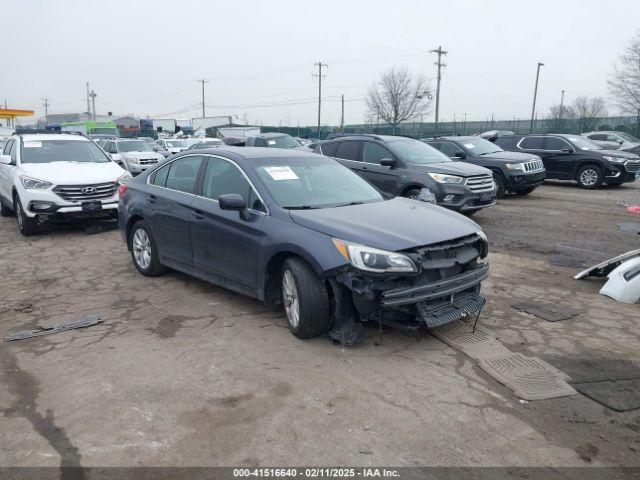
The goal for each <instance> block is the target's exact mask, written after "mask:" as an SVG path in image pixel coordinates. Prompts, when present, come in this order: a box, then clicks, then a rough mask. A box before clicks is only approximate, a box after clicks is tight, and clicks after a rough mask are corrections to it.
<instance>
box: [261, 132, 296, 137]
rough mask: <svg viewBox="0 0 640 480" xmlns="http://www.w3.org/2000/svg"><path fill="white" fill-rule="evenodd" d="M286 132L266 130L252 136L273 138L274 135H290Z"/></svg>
mask: <svg viewBox="0 0 640 480" xmlns="http://www.w3.org/2000/svg"><path fill="white" fill-rule="evenodd" d="M290 136H291V135H289V134H288V133H280V132H266V133H261V134H260V135H254V138H275V137H290Z"/></svg>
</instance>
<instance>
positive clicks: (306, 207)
mask: <svg viewBox="0 0 640 480" xmlns="http://www.w3.org/2000/svg"><path fill="white" fill-rule="evenodd" d="M282 208H286V209H287V210H313V209H316V208H321V207H318V206H316V205H293V206H285V207H282Z"/></svg>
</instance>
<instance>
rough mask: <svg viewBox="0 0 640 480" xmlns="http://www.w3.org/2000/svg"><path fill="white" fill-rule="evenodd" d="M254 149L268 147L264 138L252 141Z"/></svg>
mask: <svg viewBox="0 0 640 480" xmlns="http://www.w3.org/2000/svg"><path fill="white" fill-rule="evenodd" d="M253 146H254V147H268V146H269V145H268V144H267V141H266V140H265V139H264V138H255V139H254V140H253Z"/></svg>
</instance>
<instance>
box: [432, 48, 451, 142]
mask: <svg viewBox="0 0 640 480" xmlns="http://www.w3.org/2000/svg"><path fill="white" fill-rule="evenodd" d="M429 53H436V54H437V55H438V60H437V61H436V62H435V65H437V66H438V80H437V85H436V129H437V128H438V118H439V115H440V80H441V79H442V67H446V66H447V64H446V63H444V62H443V57H445V56H446V55H447V53H449V52H447V51H445V50H442V47H440V46H439V47H438V49H437V50H430V51H429Z"/></svg>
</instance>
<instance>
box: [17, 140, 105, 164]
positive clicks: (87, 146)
mask: <svg viewBox="0 0 640 480" xmlns="http://www.w3.org/2000/svg"><path fill="white" fill-rule="evenodd" d="M21 161H22V163H51V162H82V163H106V162H110V161H111V160H109V158H108V157H107V156H106V154H105V153H104V152H103V151H102V149H101V148H100V147H98V146H97V145H96V144H95V143H93V142H88V141H82V140H37V141H36V140H33V141H32V140H25V141H24V143H23V144H22V157H21Z"/></svg>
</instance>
